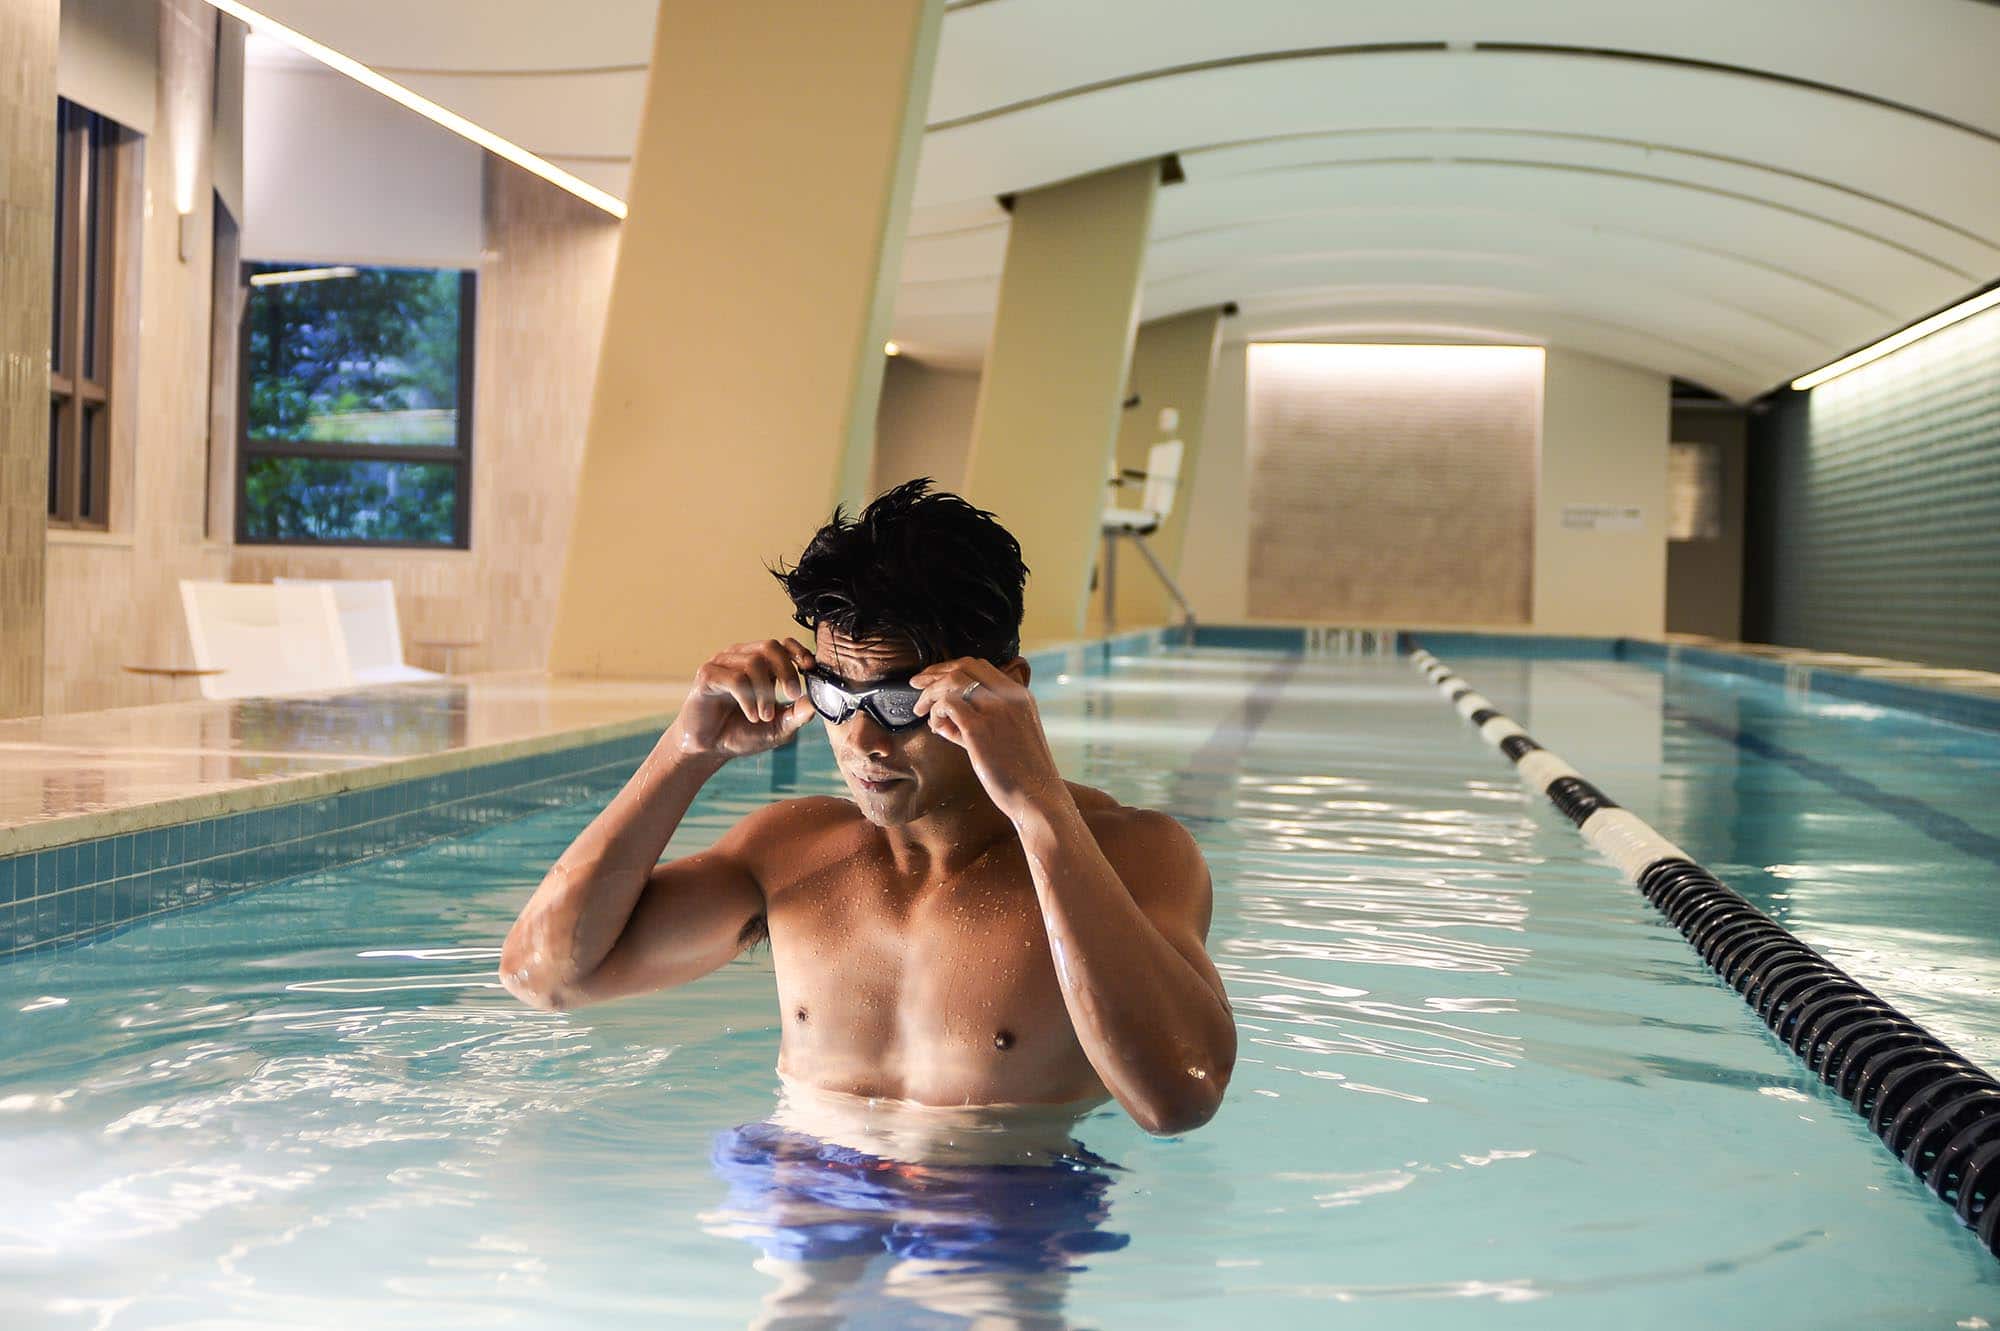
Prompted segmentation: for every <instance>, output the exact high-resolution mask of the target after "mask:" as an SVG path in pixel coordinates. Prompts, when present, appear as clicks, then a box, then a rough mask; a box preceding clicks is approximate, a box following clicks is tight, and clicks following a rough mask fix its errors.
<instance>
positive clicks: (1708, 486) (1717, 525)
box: [1667, 442, 1722, 541]
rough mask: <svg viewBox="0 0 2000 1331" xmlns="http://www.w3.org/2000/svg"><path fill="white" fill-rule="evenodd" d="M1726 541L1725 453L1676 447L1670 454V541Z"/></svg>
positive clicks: (1713, 448)
mask: <svg viewBox="0 0 2000 1331" xmlns="http://www.w3.org/2000/svg"><path fill="white" fill-rule="evenodd" d="M1721 538H1722V449H1721V448H1720V447H1718V446H1717V445H1715V444H1711V443H1679V442H1676V443H1673V444H1670V445H1668V452H1667V539H1668V540H1670V541H1715V540H1720V539H1721Z"/></svg>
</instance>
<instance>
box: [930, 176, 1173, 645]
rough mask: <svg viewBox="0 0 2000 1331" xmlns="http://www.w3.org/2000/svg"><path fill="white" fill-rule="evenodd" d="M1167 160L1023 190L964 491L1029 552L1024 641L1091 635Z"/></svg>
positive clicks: (1010, 239) (1016, 208) (1009, 246)
mask: <svg viewBox="0 0 2000 1331" xmlns="http://www.w3.org/2000/svg"><path fill="white" fill-rule="evenodd" d="M1159 179H1160V166H1159V163H1157V162H1153V161H1146V162H1138V163H1134V164H1133V165H1130V166H1123V167H1118V168H1116V169H1114V170H1110V171H1101V172H1099V173H1097V174H1096V175H1091V176H1083V177H1081V178H1079V179H1076V180H1070V181H1065V182H1063V183H1061V184H1058V185H1050V186H1048V187H1047V188H1045V189H1039V190H1034V191H1031V192H1029V193H1026V194H1021V195H1019V196H1017V197H1016V198H1015V200H1014V221H1013V226H1012V228H1011V230H1010V232H1009V235H1008V238H1007V266H1006V270H1005V272H1004V273H1003V275H1002V277H1001V279H1000V308H999V312H998V314H997V315H996V316H995V322H994V328H993V345H992V349H991V350H990V351H989V352H988V353H987V358H986V372H985V375H984V377H983V378H982V379H981V380H980V385H979V407H978V411H977V413H976V416H975V418H974V421H973V427H972V448H971V451H970V453H969V454H968V455H967V458H966V479H965V495H966V498H968V499H970V500H971V501H972V502H973V503H975V504H978V505H979V506H980V507H981V508H987V509H991V510H992V511H993V513H994V514H995V516H997V517H998V518H999V519H1000V521H1001V522H1003V523H1005V524H1006V525H1007V527H1008V529H1009V530H1011V531H1012V532H1013V533H1014V535H1015V536H1017V537H1018V538H1020V541H1021V548H1022V551H1023V553H1024V556H1025V558H1026V559H1027V562H1028V568H1029V569H1030V574H1029V578H1028V603H1027V615H1026V619H1025V621H1024V623H1023V624H1022V628H1021V636H1022V639H1023V641H1025V642H1031V643H1032V642H1050V641H1057V640H1061V639H1065V638H1075V637H1078V636H1081V634H1082V632H1083V629H1084V609H1085V605H1086V603H1087V600H1088V597H1089V579H1090V568H1091V563H1092V559H1093V556H1094V554H1095V551H1096V549H1097V542H1098V534H1097V533H1098V514H1099V513H1100V512H1101V511H1102V509H1103V507H1104V503H1105V496H1106V491H1105V486H1104V480H1105V477H1106V475H1107V474H1108V473H1109V470H1110V461H1111V454H1112V445H1113V443H1114V441H1115V440H1116V438H1117V434H1118V404H1119V403H1120V402H1122V401H1123V400H1124V399H1125V396H1126V393H1125V373H1126V369H1127V367H1128V366H1129V365H1130V363H1131V358H1132V337H1133V329H1134V327H1135V325H1136V324H1137V321H1138V310H1139V280H1140V275H1141V272H1142V270H1143V266H1144V262H1145V254H1146V233H1147V227H1148V225H1149V224H1150V223H1151V221H1152V215H1153V195H1154V192H1155V191H1156V190H1157V189H1158V187H1159Z"/></svg>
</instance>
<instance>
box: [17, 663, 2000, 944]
mask: <svg viewBox="0 0 2000 1331" xmlns="http://www.w3.org/2000/svg"><path fill="white" fill-rule="evenodd" d="M1166 632H1167V631H1165V630H1161V629H1142V630H1137V631H1135V632H1130V633H1125V634H1121V635H1118V636H1116V637H1113V638H1111V639H1108V640H1106V639H1100V640H1097V641H1095V642H1091V643H1073V644H1061V645H1055V646H1049V647H1044V648H1039V649H1036V650H1033V651H1031V652H1030V653H1029V657H1030V660H1031V661H1033V662H1034V664H1035V666H1036V668H1037V669H1038V670H1042V671H1051V672H1053V671H1061V670H1070V671H1079V672H1080V671H1082V670H1084V669H1087V668H1089V665H1090V664H1091V658H1092V656H1093V655H1099V654H1101V655H1109V654H1110V653H1113V652H1120V651H1127V650H1147V649H1149V648H1150V647H1151V646H1153V645H1154V644H1156V643H1158V642H1159V641H1160V640H1161V639H1162V638H1163V637H1164V636H1165V635H1166ZM1405 637H1416V638H1418V639H1420V640H1421V641H1422V642H1423V643H1424V645H1425V646H1427V647H1430V648H1431V649H1432V650H1434V651H1438V652H1440V653H1444V654H1446V655H1449V654H1451V653H1452V652H1459V653H1461V654H1475V653H1493V652H1508V651H1523V652H1533V653H1535V654H1537V655H1547V654H1552V653H1553V654H1571V653H1574V654H1580V655H1585V656H1606V657H1616V658H1623V659H1630V660H1656V661H1662V662H1664V663H1665V664H1666V665H1667V666H1668V667H1669V668H1671V666H1672V665H1673V664H1675V663H1677V662H1678V663H1683V664H1688V665H1696V666H1701V667H1704V668H1708V669H1720V670H1727V671H1732V672H1734V673H1740V674H1747V675H1753V676H1757V677H1760V678H1770V679H1773V680H1775V681H1777V682H1780V683H1783V684H1785V685H1787V686H1788V687H1793V688H1801V689H1807V688H1809V689H1814V690H1820V691H1825V692H1828V693H1834V694H1838V695H1842V696H1846V697H1851V698H1855V699H1857V700H1862V701H1868V702H1873V703H1877V704H1880V705H1884V706H1892V707H1906V708H1910V709H1912V710H1917V711H1923V712H1926V713H1929V714H1931V715H1935V716H1940V717H1943V718H1945V719H1947V720H1952V721H1958V722H1960V723H1963V724H1968V725H1976V726H1981V727H1983V728H1988V729H2000V675H1991V674H1985V673H1982V672H1978V671H1962V670H1937V669H1932V668H1927V667H1923V666H1915V665H1910V664H1908V663H1905V662H1897V661H1886V660H1880V659H1878V658H1872V657H1853V656H1841V655H1836V654H1831V653H1823V652H1805V651H1797V650H1793V649H1787V648H1773V647H1766V646H1759V645H1746V644H1734V643H1718V642H1713V641H1711V640H1705V639H1701V640H1697V639H1675V640H1670V641H1666V642H1649V641H1641V640H1637V639H1629V638H1573V639H1572V638H1550V637H1547V636H1536V635H1528V634H1509V633H1491V632H1460V631H1453V630H1422V629H1419V630H1411V631H1409V632H1408V633H1407V634H1399V633H1398V631H1397V630H1394V629H1383V630H1366V629H1363V630H1349V629H1332V628H1322V629H1311V628H1300V627H1298V626H1296V625H1283V626H1281V625H1269V624H1264V625H1217V626H1203V627H1202V628H1201V629H1200V630H1199V633H1198V637H1197V641H1198V642H1200V643H1202V644H1203V645H1211V646H1223V647H1227V646H1241V647H1255V648H1262V649H1266V650H1292V651H1301V650H1302V651H1308V652H1328V651H1330V652H1339V651H1346V650H1393V649H1394V647H1395V645H1396V644H1397V643H1398V642H1399V641H1400V640H1401V639H1402V638H1405ZM686 691H687V684H686V682H685V681H633V682H607V681H584V680H568V679H556V678H551V677H549V676H546V675H538V674H526V673H523V674H496V675H476V676H469V677H461V678H455V679H448V680H439V681H435V682H427V683H423V684H410V685H397V686H385V687H381V688H374V689H365V690H357V691H354V692H348V693H336V694H323V695H311V696H301V697H288V698H257V699H245V700H241V701H237V702H217V703H207V702H202V703H168V704H162V705H159V706H154V707H128V708H120V709H117V710H114V711H106V712H93V713H80V714H75V715H68V716H54V717H45V718H31V719H25V720H18V721H7V722H0V960H4V959H6V958H7V957H10V956H16V955H20V954H22V953H27V952H38V951H42V950H45V949H48V948H52V947H57V946H62V945H70V944H75V943H79V942H86V941H88V940H89V939H91V938H94V937H98V936H101V935H103V934H105V933H107V932H110V931H111V930H114V929H117V928H121V927H124V926H125V925H127V924H130V923H132V922H135V921H137V920H141V919H145V918H147V917H149V916H152V915H158V914H161V913H163V912H165V911H170V910H176V909H181V908H183V907H187V906H191V905H199V904H202V903H203V902H206V901H209V900H213V899H215V898H217V897H219V896H223V895H228V894H231V893H234V892H238V891H242V890H244V889H246V888H250V887H255V886H258V885H260V884H263V883H268V882H273V881H276V880H278V879H282V878H287V877H290V876H292V875H294V874H298V873H303V872H308V871H311V870H314V869H319V868H325V867H328V866H330V865H333V864H339V863H345V862H348V861H351V860H356V859H363V858H366V857H368V856H371V855H377V854H383V853H386V852H390V851H394V850H397V849H401V848H403V847H407V846H412V845H417V844H420V843H422V842H424V841H429V840H433V839H435V838H438V837H443V836H451V835H455V834H457V833H460V832H463V831H467V830H469V829H471V828H474V827H479V826H483V825H486V824H489V823H492V822H496V821H502V820H505V819H508V818H514V817H519V816H521V815H523V814H526V813H529V812H532V811H533V810H535V809H539V808H546V807H550V806H553V805H560V804H566V803H570V802H573V801H575V800H578V799H582V798H585V797H586V796H587V795H590V794H592V793H594V792H601V791H604V790H606V789H608V788H615V785H616V783H617V782H619V781H622V780H623V779H624V777H625V776H626V775H628V774H629V773H630V772H631V770H632V768H633V767H635V766H636V765H637V764H638V762H639V760H640V759H641V758H642V757H643V756H644V755H645V753H646V752H647V750H648V749H649V748H650V747H651V746H652V744H653V742H654V741H655V740H656V739H657V737H658V736H659V733H660V731H661V730H662V729H664V728H665V726H666V725H667V723H668V722H669V721H670V720H671V719H672V716H673V713H674V711H675V709H676V708H677V707H678V706H679V705H680V701H681V699H682V698H683V697H684V696H685V695H686ZM772 761H774V762H777V763H782V762H783V761H784V756H783V755H779V756H777V757H775V758H774V759H773V760H772Z"/></svg>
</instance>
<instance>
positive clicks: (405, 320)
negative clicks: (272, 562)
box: [236, 263, 473, 549]
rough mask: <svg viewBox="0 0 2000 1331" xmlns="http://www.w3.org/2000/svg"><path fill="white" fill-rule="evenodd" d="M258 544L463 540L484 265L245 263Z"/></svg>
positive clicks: (252, 519)
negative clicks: (477, 282) (470, 269)
mask: <svg viewBox="0 0 2000 1331" xmlns="http://www.w3.org/2000/svg"><path fill="white" fill-rule="evenodd" d="M244 272H245V275H246V277H247V278H248V282H249V292H248V295H247V298H246V301H245V306H244V314H243V375H242V382H243V406H242V419H243V433H242V447H241V448H239V449H238V450H237V458H238V461H237V476H238V490H237V502H236V539H237V540H238V541H239V542H242V543H245V544H270V545H287V544H329V545H385V546H443V547H458V548H461V549H462V548H464V547H465V546H466V544H467V535H468V533H469V532H470V531H471V529H472V526H471V511H470V508H471V504H470V501H471V480H472V472H471V463H472V403H471V396H472V395H471V385H472V324H473V278H472V275H471V274H470V273H462V272H458V271H456V270H452V269H432V268H358V267H349V266H339V267H323V266H313V267H307V266H305V265H301V264H277V263H254V264H246V265H244Z"/></svg>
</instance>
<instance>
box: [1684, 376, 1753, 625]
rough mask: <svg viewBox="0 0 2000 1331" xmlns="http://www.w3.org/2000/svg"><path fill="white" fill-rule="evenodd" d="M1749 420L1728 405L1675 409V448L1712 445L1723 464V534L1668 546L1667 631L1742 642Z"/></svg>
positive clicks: (1740, 409) (1740, 411)
mask: <svg viewBox="0 0 2000 1331" xmlns="http://www.w3.org/2000/svg"><path fill="white" fill-rule="evenodd" d="M1747 424H1748V418H1747V417H1746V416H1745V415H1744V412H1743V409H1742V408H1741V407H1737V406H1734V405H1731V404H1728V403H1716V404H1714V405H1713V406H1710V405H1708V404H1703V405H1701V406H1696V407H1681V406H1676V407H1675V408H1674V409H1673V431H1672V433H1673V439H1674V441H1675V442H1687V443H1708V444H1712V445H1714V446H1715V447H1716V448H1717V449H1718V450H1719V451H1720V456H1721V462H1722V505H1721V507H1722V514H1721V516H1722V534H1721V535H1720V536H1719V537H1717V538H1715V539H1713V540H1692V541H1668V542H1667V631H1668V632H1669V633H1699V634H1702V635H1704V636H1707V637H1710V638H1722V639H1724V640H1726V641H1729V642H1736V641H1740V640H1741V639H1742V637H1743V499H1744V483H1745V479H1746V478H1745V475H1744V472H1745V467H1744V461H1745V458H1744V443H1745V433H1746V427H1747Z"/></svg>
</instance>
